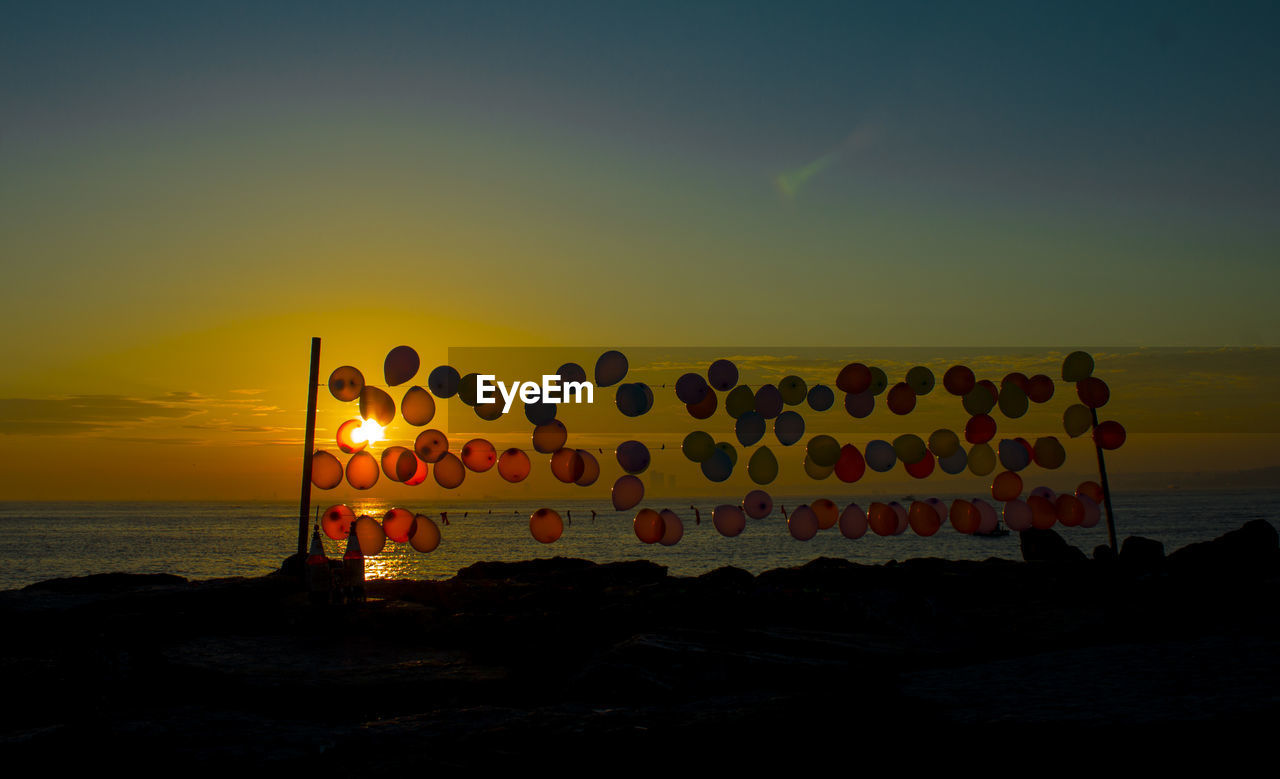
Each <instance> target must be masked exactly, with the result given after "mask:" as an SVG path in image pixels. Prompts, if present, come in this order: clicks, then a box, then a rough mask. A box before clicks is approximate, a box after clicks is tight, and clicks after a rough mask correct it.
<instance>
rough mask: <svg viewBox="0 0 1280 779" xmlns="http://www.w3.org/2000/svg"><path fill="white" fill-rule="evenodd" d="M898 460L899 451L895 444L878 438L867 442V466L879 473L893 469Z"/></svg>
mask: <svg viewBox="0 0 1280 779" xmlns="http://www.w3.org/2000/svg"><path fill="white" fill-rule="evenodd" d="M897 462H898V453H897V452H896V451H894V449H893V444H891V443H889V442H888V441H881V440H879V439H876V440H875V441H871V442H870V443H868V444H867V467H868V468H870V469H871V470H873V471H876V472H877V473H885V472H886V471H890V470H892V469H893V466H894V464H895V463H897Z"/></svg>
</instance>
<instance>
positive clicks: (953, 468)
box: [938, 446, 969, 475]
mask: <svg viewBox="0 0 1280 779" xmlns="http://www.w3.org/2000/svg"><path fill="white" fill-rule="evenodd" d="M968 465H969V454H968V453H967V452H965V450H964V447H963V446H961V447H957V448H956V450H955V451H954V452H952V453H951V454H949V455H947V456H946V457H939V458H938V467H939V468H941V469H942V472H943V473H949V474H952V475H955V474H957V473H960V472H961V471H963V470H964V469H965V467H966V466H968Z"/></svg>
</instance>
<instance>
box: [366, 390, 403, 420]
mask: <svg viewBox="0 0 1280 779" xmlns="http://www.w3.org/2000/svg"><path fill="white" fill-rule="evenodd" d="M360 416H361V417H363V418H364V419H376V420H377V421H378V424H379V425H382V426H383V427H386V426H387V425H389V424H391V423H392V422H394V421H396V402H395V401H394V400H392V399H391V396H390V395H388V394H387V393H386V392H385V391H383V390H380V389H378V388H377V387H370V386H369V385H368V384H366V385H365V386H364V388H363V389H361V390H360Z"/></svg>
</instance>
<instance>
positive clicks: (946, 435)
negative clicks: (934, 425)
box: [929, 427, 960, 457]
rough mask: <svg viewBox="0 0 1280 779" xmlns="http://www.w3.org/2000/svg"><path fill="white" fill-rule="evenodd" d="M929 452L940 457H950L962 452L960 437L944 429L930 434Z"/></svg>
mask: <svg viewBox="0 0 1280 779" xmlns="http://www.w3.org/2000/svg"><path fill="white" fill-rule="evenodd" d="M929 451H931V452H933V453H934V454H936V455H937V456H938V457H948V456H950V455H953V454H955V453H956V452H958V451H960V437H959V436H958V435H956V434H955V433H954V432H952V431H950V430H948V429H946V428H945V427H944V428H940V429H938V430H934V431H933V432H932V433H930V434H929Z"/></svg>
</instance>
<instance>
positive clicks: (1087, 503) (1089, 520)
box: [1076, 495, 1102, 527]
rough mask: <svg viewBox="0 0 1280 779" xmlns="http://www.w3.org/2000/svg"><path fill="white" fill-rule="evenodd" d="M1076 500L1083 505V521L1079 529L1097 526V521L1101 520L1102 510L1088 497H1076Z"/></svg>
mask: <svg viewBox="0 0 1280 779" xmlns="http://www.w3.org/2000/svg"><path fill="white" fill-rule="evenodd" d="M1076 499H1077V500H1079V501H1080V502H1081V503H1082V504H1083V505H1084V520H1083V521H1081V523H1080V527H1094V526H1095V525H1097V524H1098V520H1100V519H1102V509H1100V508H1099V507H1098V503H1097V501H1095V500H1094V499H1093V498H1091V497H1089V496H1088V495H1077V496H1076Z"/></svg>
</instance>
